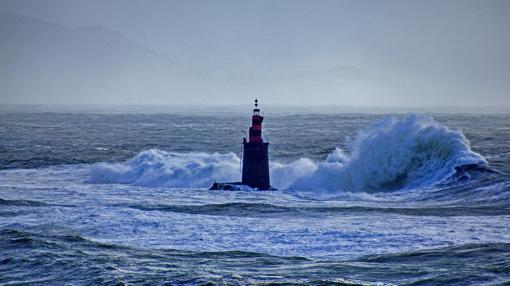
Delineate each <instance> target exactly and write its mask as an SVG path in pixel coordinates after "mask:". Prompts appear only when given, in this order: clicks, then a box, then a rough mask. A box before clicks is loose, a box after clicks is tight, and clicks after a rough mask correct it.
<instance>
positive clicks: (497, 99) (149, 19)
mask: <svg viewBox="0 0 510 286" xmlns="http://www.w3.org/2000/svg"><path fill="white" fill-rule="evenodd" d="M0 11H3V12H9V13H16V14H21V15H25V16H28V17H33V18H38V19H42V20H45V21H48V22H51V23H55V24H58V25H62V26H65V27H71V28H78V27H84V26H95V25H100V26H104V27H105V28H107V29H111V30H113V31H116V32H119V33H120V34H122V35H124V36H125V37H126V38H127V39H130V40H132V41H134V42H135V43H138V44H140V45H141V46H144V47H146V48H148V49H150V50H152V51H154V52H156V53H157V54H159V55H161V56H162V57H164V58H166V59H168V60H169V62H171V65H172V69H171V72H170V71H166V72H168V73H179V76H177V78H178V79H179V80H178V81H179V85H177V84H168V85H165V84H164V83H163V82H164V80H161V81H157V83H151V88H148V89H147V91H148V92H147V93H145V94H144V95H143V96H138V95H137V93H135V92H133V94H130V91H126V90H124V89H122V88H120V87H119V88H118V89H111V93H124V94H126V102H127V103H155V104H159V103H163V104H172V103H211V101H212V100H213V99H212V98H214V102H215V103H221V104H225V103H233V104H238V103H243V102H245V101H246V100H247V99H249V98H251V97H253V96H258V97H260V98H263V99H264V100H265V102H269V103H275V104H300V103H301V104H328V105H329V104H333V105H344V104H346V105H400V106H402V105H403V106H431V105H496V106H498V105H499V106H501V105H504V106H509V105H510V1H506V0H501V1H493V0H481V1H468V0H463V1H445V0H441V1H429V0H427V1H425V0H422V1H411V0H403V1H388V0H387V1H340V0H335V1H311V0H310V1H283V0H275V1H260V0H257V1H255V0H254V1H167V0H161V1H138V0H122V1H105V0H98V1H94V0H87V1H85V0H82V1H75V0H33V1H24V0H12V1H9V0H0ZM92 39H94V38H92ZM92 41H93V40H92ZM0 45H1V44H0ZM57 48H58V47H57ZM0 51H1V50H0ZM62 53H66V50H65V49H63V50H62ZM14 56H17V55H16V54H14ZM19 56H20V57H22V56H25V55H21V54H20V55H19ZM10 57H11V56H10ZM130 60H133V59H130ZM55 61H58V59H56V60H55ZM135 62H136V61H135ZM130 67H132V66H131V65H130ZM9 68H10V69H15V67H14V66H10V67H9ZM150 70H151V71H153V72H154V73H156V72H157V73H158V75H154V77H162V78H165V76H167V75H165V74H164V73H165V72H162V71H161V70H159V69H158V70H157V71H154V70H153V69H150ZM73 71H75V72H77V73H79V72H80V71H79V70H77V71H76V70H73ZM162 73H163V75H162ZM187 75H188V76H187ZM130 76H131V75H130ZM130 76H126V77H123V78H122V80H126V78H130ZM168 76H169V77H172V76H173V75H170V74H169V75H168ZM133 77H138V76H133ZM173 78H176V77H175V76H173ZM188 78H189V79H188ZM64 81H65V80H64ZM112 81H117V85H116V86H122V85H123V84H122V82H119V81H120V80H119V79H118V78H117V79H112ZM27 83H28V84H30V81H28V82H27ZM87 83H88V86H93V85H94V80H93V79H91V80H90V81H89V82H87ZM12 85H14V83H13V84H12ZM140 85H142V86H141V87H140V86H136V87H133V88H130V90H133V89H134V90H137V92H138V93H140V92H141V91H140V90H143V81H142V82H141V83H140ZM187 85H189V86H192V87H193V88H187V87H186V86H187ZM154 86H157V88H156V87H154ZM200 87H203V89H201V88H200ZM40 89H41V88H39V90H40ZM126 89H127V88H126ZM11 90H13V91H11ZM17 90H19V89H16V87H15V86H14V87H12V88H11V89H9V90H4V91H3V94H4V97H5V98H7V99H8V100H6V101H8V102H18V100H16V98H22V99H23V100H19V102H25V103H26V102H28V103H30V102H32V101H33V102H38V103H40V102H45V101H48V102H50V103H51V102H64V103H72V102H77V103H89V101H87V100H85V99H84V98H83V97H84V95H83V94H80V93H79V92H77V94H76V96H67V97H65V98H66V100H61V99H62V98H64V97H52V96H49V95H48V96H46V95H45V94H51V91H48V92H46V93H43V94H40V95H35V94H36V93H37V90H30V89H23V93H34V95H31V96H29V95H24V94H21V93H20V94H19V95H16V97H14V96H10V97H9V95H5V94H17V93H16V92H18V91H17ZM15 91H16V92H15ZM0 92H2V88H1V87H0ZM88 92H89V93H94V89H90V90H89V91H88ZM55 93H57V92H55ZM158 94H159V95H158ZM0 96H2V95H0ZM101 98H102V99H98V98H96V99H94V102H90V103H115V102H120V101H122V96H120V95H116V96H113V95H112V97H109V96H108V94H106V95H105V96H102V97H101Z"/></svg>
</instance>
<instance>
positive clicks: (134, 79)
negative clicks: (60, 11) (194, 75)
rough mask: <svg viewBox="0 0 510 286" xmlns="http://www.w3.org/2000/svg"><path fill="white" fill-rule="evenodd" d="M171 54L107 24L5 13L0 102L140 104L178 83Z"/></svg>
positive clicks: (0, 30) (0, 27)
mask: <svg viewBox="0 0 510 286" xmlns="http://www.w3.org/2000/svg"><path fill="white" fill-rule="evenodd" d="M175 74H176V70H175V67H174V65H173V63H172V61H170V60H169V59H168V58H166V57H164V56H162V55H161V54H158V53H156V52H154V51H152V50H150V49H148V48H145V47H143V46H141V45H139V44H137V43H135V42H133V41H131V40H129V39H127V38H125V37H124V36H123V35H121V34H120V33H117V32H115V31H112V30H110V29H108V28H105V27H102V26H90V27H83V28H67V27H63V26H60V25H56V24H52V23H48V22H45V21H42V20H37V19H33V18H29V17H25V16H21V15H16V14H9V13H1V12H0V101H4V102H18V103H23V102H34V101H35V102H38V103H44V102H45V101H46V100H47V101H52V102H62V103H66V102H73V103H80V102H87V103H94V102H96V101H97V102H104V99H105V98H106V99H108V100H107V101H106V102H117V103H122V101H126V102H127V103H129V102H137V101H138V102H140V98H143V97H144V95H146V94H147V93H151V94H155V93H160V94H159V96H165V95H164V94H161V92H162V91H163V89H162V88H161V86H162V85H168V84H171V83H172V82H179V80H178V79H176V78H175Z"/></svg>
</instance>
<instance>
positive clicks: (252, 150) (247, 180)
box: [242, 99, 270, 190]
mask: <svg viewBox="0 0 510 286" xmlns="http://www.w3.org/2000/svg"><path fill="white" fill-rule="evenodd" d="M263 120H264V117H262V116H261V115H260V109H259V105H258V100H257V99H255V108H254V109H253V115H252V117H251V127H250V129H249V136H248V140H247V139H246V138H244V139H243V175H242V184H243V185H248V186H250V187H252V188H258V189H259V190H269V189H270V182H269V156H268V147H269V142H264V140H263V139H262V121H263Z"/></svg>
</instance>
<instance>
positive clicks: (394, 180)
mask: <svg viewBox="0 0 510 286" xmlns="http://www.w3.org/2000/svg"><path fill="white" fill-rule="evenodd" d="M239 163H240V159H239V158H238V157H237V156H236V155H235V154H233V153H228V154H218V153H214V154H206V153H173V152H164V151H159V150H148V151H144V152H141V153H140V154H138V155H137V156H135V157H134V158H133V159H131V160H129V161H127V162H125V163H117V164H105V163H101V164H97V165H95V166H94V167H93V168H92V170H91V172H90V176H89V178H88V179H87V181H88V182H90V183H121V184H132V185H139V186H149V187H157V186H165V187H176V188H177V187H179V188H180V187H194V188H207V187H209V186H210V184H211V183H213V182H214V181H238V180H239V177H240V170H239ZM486 164H487V162H486V160H485V159H484V158H483V157H482V156H481V155H479V154H477V153H475V152H473V151H472V150H471V148H470V146H469V142H468V140H467V139H466V138H465V137H464V135H463V134H462V132H460V131H454V130H450V129H449V128H447V127H446V126H443V125H441V124H439V123H437V122H436V121H434V120H433V119H432V117H430V116H426V115H415V114H408V115H404V116H387V117H384V118H382V119H380V120H378V121H376V122H375V123H373V124H372V125H371V126H369V127H368V128H366V129H364V130H361V131H359V132H358V133H357V134H356V135H355V136H353V137H352V138H351V139H348V150H347V152H344V151H343V150H341V149H339V148H335V149H334V150H333V152H332V153H331V154H329V155H328V156H327V157H326V159H325V160H324V161H321V162H313V161H311V160H310V159H308V158H300V159H298V160H295V161H294V162H291V163H287V164H283V163H278V162H273V163H271V166H270V167H271V179H272V182H273V185H274V186H275V187H277V188H280V189H296V190H313V191H329V192H335V191H350V192H379V191H392V190H397V189H403V188H417V187H428V186H432V185H434V184H437V183H439V182H442V181H443V180H445V179H446V178H449V177H451V175H453V174H454V172H455V168H456V167H459V166H465V165H479V166H484V165H486Z"/></svg>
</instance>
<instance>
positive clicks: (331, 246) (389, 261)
mask: <svg viewBox="0 0 510 286" xmlns="http://www.w3.org/2000/svg"><path fill="white" fill-rule="evenodd" d="M264 123H265V124H264V134H265V135H266V139H268V140H269V142H270V145H269V146H270V160H271V166H270V168H271V181H272V185H274V186H276V187H278V188H279V190H278V191H274V192H256V191H244V192H225V191H208V190H207V188H208V187H209V186H210V184H212V183H213V182H214V181H236V180H239V179H240V158H241V156H242V154H241V142H242V141H241V138H242V136H243V134H242V133H241V131H242V130H244V129H245V128H246V127H247V126H248V125H249V118H248V117H247V116H245V115H235V114H234V115H226V114H225V115H221V114H220V115H211V114H203V115H190V114H185V113H180V114H97V113H96V114H94V113H81V114H75V113H22V114H21V113H2V114H0V137H1V138H3V139H2V140H0V150H2V156H1V157H0V167H1V169H2V170H1V171H0V206H1V209H0V216H1V217H3V218H4V219H3V220H0V240H1V244H0V245H2V246H1V247H0V253H1V255H2V257H3V258H2V260H0V273H5V275H3V276H1V277H0V283H6V284H7V283H10V282H12V281H19V282H21V283H29V282H30V281H38V283H40V284H50V285H54V284H65V283H74V284H104V285H110V284H115V283H132V284H137V283H138V282H137V281H145V282H147V283H150V284H164V283H177V284H184V285H188V284H189V285H195V284H200V283H207V282H212V283H232V284H239V285H244V284H250V283H274V282H276V283H279V282H281V283H296V284H306V285H308V284H321V283H339V284H342V283H351V284H352V283H354V284H356V283H357V284H370V283H389V284H402V285H408V284H413V283H418V284H420V283H432V284H450V285H478V284H484V283H486V284H497V283H505V282H508V275H507V273H508V271H510V269H509V265H510V262H509V261H510V260H509V255H510V244H509V243H510V193H509V192H510V177H509V176H508V172H509V171H510V164H509V162H510V147H509V146H508V144H507V142H508V140H509V139H510V131H509V129H508V128H507V126H509V125H510V117H509V116H506V115H476V114H471V115H470V114H432V115H423V114H402V115H377V114H303V113H299V114H292V113H283V114H276V113H275V114H268V115H266V117H265V122H264ZM48 265H53V266H48ZM55 265H58V266H55ZM466 265H469V267H467V266H466ZM14 269H16V271H14ZM390 270H391V271H390ZM390 272H391V273H390Z"/></svg>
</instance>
